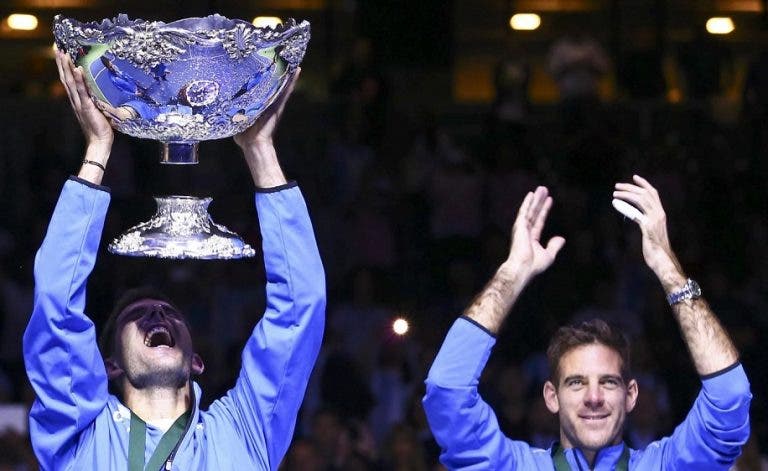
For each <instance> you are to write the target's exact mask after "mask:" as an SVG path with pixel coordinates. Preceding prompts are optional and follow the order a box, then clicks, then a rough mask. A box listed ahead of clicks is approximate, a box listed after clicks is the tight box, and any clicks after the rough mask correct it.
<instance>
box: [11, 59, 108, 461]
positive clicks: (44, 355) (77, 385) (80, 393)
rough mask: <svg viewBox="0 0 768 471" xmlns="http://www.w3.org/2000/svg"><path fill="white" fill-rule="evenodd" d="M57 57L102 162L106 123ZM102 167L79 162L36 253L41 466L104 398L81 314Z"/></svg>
mask: <svg viewBox="0 0 768 471" xmlns="http://www.w3.org/2000/svg"><path fill="white" fill-rule="evenodd" d="M56 63H57V65H58V67H59V72H60V75H61V80H62V82H63V83H64V85H65V87H66V89H67V93H68V95H69V98H70V101H71V102H72V107H73V109H74V111H75V114H76V115H77V118H78V120H79V121H80V123H81V126H82V128H83V132H84V133H85V136H86V141H87V143H88V147H87V150H86V153H85V159H93V160H94V161H98V162H99V163H100V164H102V165H105V164H106V161H107V158H108V157H109V151H110V148H111V144H112V141H111V133H112V131H111V129H108V128H109V123H107V121H106V119H105V118H104V116H102V115H101V113H100V112H99V111H98V110H96V109H95V108H94V107H93V103H92V102H91V101H90V98H89V97H88V93H87V91H86V89H85V86H84V83H83V82H82V75H81V73H80V71H79V70H77V69H75V68H74V66H73V65H72V63H71V61H69V59H68V58H67V57H66V56H63V55H62V54H60V53H57V55H56ZM104 125H106V128H105V127H104ZM101 172H102V169H101V168H100V167H98V166H95V165H93V164H84V165H83V166H82V168H81V170H80V174H79V177H80V178H79V179H76V178H72V179H70V180H69V181H67V182H66V183H65V185H64V190H63V191H62V194H61V196H60V197H59V200H58V202H57V204H56V208H55V210H54V212H53V216H52V217H51V221H50V224H49V226H48V231H47V233H46V235H45V238H44V240H43V243H42V245H41V247H40V249H39V251H38V252H37V257H36V258H35V268H34V275H35V298H34V307H33V311H32V316H31V318H30V321H29V324H28V326H27V329H26V331H25V333H24V361H25V365H26V369H27V375H28V376H29V379H30V382H31V383H32V386H33V388H34V390H35V393H36V400H35V403H34V404H33V406H32V410H31V412H30V432H31V438H32V443H33V446H34V449H35V453H36V455H37V458H38V459H39V460H40V463H41V465H42V467H43V469H65V468H67V467H68V466H69V464H70V463H71V460H72V459H73V457H74V452H75V450H76V446H77V437H78V434H79V433H81V432H82V431H83V429H85V428H86V427H87V426H88V425H89V424H90V423H91V422H92V421H93V419H94V418H95V417H96V415H98V413H99V412H100V411H102V410H103V409H104V407H105V405H106V400H107V376H106V372H105V370H104V363H103V361H102V358H101V354H100V353H99V350H98V348H97V345H96V335H95V329H94V325H93V322H91V320H90V319H89V318H88V317H87V316H86V315H85V314H84V312H83V310H84V308H85V287H86V282H87V279H88V276H89V275H90V273H91V271H92V270H93V266H94V263H95V260H96V252H97V249H98V246H99V241H100V238H101V232H102V228H103V225H104V217H105V214H106V211H107V206H108V205H109V193H108V192H106V191H104V189H103V188H99V187H97V186H96V184H97V183H99V182H100V181H101Z"/></svg>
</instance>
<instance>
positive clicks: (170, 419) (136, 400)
mask: <svg viewBox="0 0 768 471" xmlns="http://www.w3.org/2000/svg"><path fill="white" fill-rule="evenodd" d="M191 390H192V387H191V385H189V384H187V385H185V386H183V387H181V388H178V389H176V388H148V389H135V388H132V387H130V386H128V387H127V388H126V389H125V390H124V393H123V401H124V402H125V405H126V406H127V407H128V408H129V409H130V410H131V411H132V412H133V413H134V414H136V415H137V416H139V418H140V419H141V420H143V421H144V422H146V423H148V424H150V425H152V426H154V427H157V428H159V429H161V430H163V431H167V430H168V429H169V428H171V425H173V423H174V422H175V421H176V419H178V418H179V417H180V416H181V415H182V414H183V413H185V412H186V411H187V410H189V408H190V406H191V403H192V400H191V397H192V394H191Z"/></svg>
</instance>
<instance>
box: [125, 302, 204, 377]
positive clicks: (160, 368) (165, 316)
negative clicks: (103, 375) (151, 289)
mask: <svg viewBox="0 0 768 471" xmlns="http://www.w3.org/2000/svg"><path fill="white" fill-rule="evenodd" d="M116 327H117V330H116V332H117V334H116V335H117V338H116V340H117V341H116V346H115V352H114V355H113V357H112V359H111V361H112V362H113V363H114V365H115V367H116V368H115V369H114V370H113V371H110V379H115V378H118V377H120V376H121V375H122V376H124V379H125V380H126V381H127V382H128V383H129V384H130V385H131V386H132V387H133V388H134V389H152V388H180V387H183V386H184V385H185V384H186V383H187V382H188V381H189V378H190V376H191V374H192V373H199V372H201V371H202V363H201V362H199V357H197V355H195V354H194V352H193V349H192V339H191V336H190V332H189V327H188V326H187V323H186V321H185V319H184V316H183V315H182V314H181V313H180V312H179V311H178V310H176V309H175V308H174V307H173V306H171V305H170V304H168V303H167V302H164V301H160V300H156V299H142V300H139V301H136V302H134V303H132V304H130V305H128V306H127V307H126V308H125V309H123V310H122V311H121V312H120V314H119V315H118V317H117V321H116Z"/></svg>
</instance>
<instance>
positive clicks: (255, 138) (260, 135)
mask: <svg viewBox="0 0 768 471" xmlns="http://www.w3.org/2000/svg"><path fill="white" fill-rule="evenodd" d="M300 74H301V67H299V68H297V69H296V71H295V72H293V74H292V75H291V77H290V78H289V79H288V83H286V85H285V88H284V89H283V91H282V92H281V93H280V96H279V97H278V98H277V100H275V102H274V103H272V104H271V105H270V106H269V108H267V109H266V110H265V111H264V113H262V114H261V116H259V118H258V119H257V120H256V122H255V123H253V125H252V126H251V127H250V128H248V129H246V130H245V131H243V132H241V133H240V134H237V135H236V136H235V137H234V139H235V143H236V144H237V145H238V146H240V147H241V148H242V149H243V150H244V151H245V150H246V149H248V148H258V147H261V146H265V145H266V146H272V145H273V137H274V134H275V129H277V124H278V123H279V122H280V117H281V116H282V115H283V110H284V109H285V104H286V103H287V102H288V99H289V98H290V97H291V94H292V93H293V89H294V88H295V86H296V81H297V80H298V79H299V75H300Z"/></svg>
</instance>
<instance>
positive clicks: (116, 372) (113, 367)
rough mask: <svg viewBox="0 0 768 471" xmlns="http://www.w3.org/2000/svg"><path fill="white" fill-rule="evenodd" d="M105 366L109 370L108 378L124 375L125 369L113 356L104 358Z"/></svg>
mask: <svg viewBox="0 0 768 471" xmlns="http://www.w3.org/2000/svg"><path fill="white" fill-rule="evenodd" d="M104 368H105V369H106V370H107V378H108V379H109V380H110V381H112V380H113V379H117V378H119V377H120V376H122V375H123V373H124V371H123V369H122V368H121V367H120V365H119V364H118V363H117V362H116V361H115V360H114V359H112V357H109V358H105V359H104Z"/></svg>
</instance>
